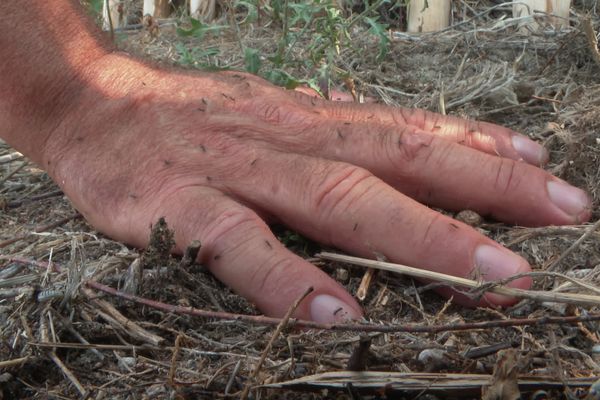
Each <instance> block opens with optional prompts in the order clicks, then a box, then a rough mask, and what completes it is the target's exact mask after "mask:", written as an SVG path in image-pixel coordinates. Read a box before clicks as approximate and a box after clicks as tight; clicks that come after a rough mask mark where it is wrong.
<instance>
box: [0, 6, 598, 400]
mask: <svg viewBox="0 0 600 400" xmlns="http://www.w3.org/2000/svg"><path fill="white" fill-rule="evenodd" d="M453 3H455V5H454V10H453V22H454V24H458V25H455V27H454V28H452V29H449V30H446V31H444V32H441V33H436V34H421V35H408V34H406V33H403V32H396V31H397V30H398V26H399V25H401V24H402V23H401V21H400V20H397V19H396V20H395V19H394V17H393V16H390V15H386V16H385V17H386V18H388V19H389V22H390V24H391V25H392V26H391V31H390V37H391V38H392V40H391V43H390V51H389V54H388V55H387V56H386V58H385V59H384V60H383V61H377V60H376V53H377V40H376V39H375V38H374V37H373V36H371V35H367V34H364V27H360V26H358V25H356V26H355V27H354V28H353V29H354V31H353V32H354V34H355V39H354V45H355V49H353V50H349V49H344V48H343V49H342V51H341V54H340V55H339V58H338V60H337V63H338V65H340V66H342V67H343V68H344V69H345V70H346V71H351V74H350V76H351V78H352V79H353V82H354V83H355V85H356V89H357V90H358V92H360V93H362V94H364V95H365V96H369V97H372V98H374V99H376V100H377V101H378V102H381V103H385V104H389V105H391V106H404V107H420V108H426V109H429V110H432V111H437V112H439V111H444V110H445V112H446V113H448V114H453V115H459V116H463V117H466V118H471V119H479V120H484V121H490V122H494V123H497V124H501V125H505V126H508V127H510V128H512V129H515V130H517V131H520V132H523V133H525V134H527V135H529V136H530V137H532V138H534V139H536V140H538V141H540V142H541V143H543V144H544V145H545V146H546V147H547V148H548V150H549V151H550V154H551V161H550V163H549V164H548V165H547V166H546V168H547V169H548V170H549V171H551V172H552V173H553V174H555V175H557V176H559V177H561V178H563V179H565V180H567V181H569V182H571V183H573V184H576V185H579V186H580V187H583V188H586V189H587V190H588V191H589V192H590V193H591V194H592V196H593V198H594V211H593V217H592V223H591V224H584V225H577V226H565V227H543V228H524V227H517V226H509V225H506V224H502V223H498V222H496V221H492V220H484V221H483V222H477V221H474V224H475V226H476V228H477V229H479V230H480V231H481V232H483V233H484V234H486V235H488V236H490V237H492V238H493V239H495V240H497V241H499V242H501V243H502V244H504V245H506V246H507V247H509V248H510V249H512V250H514V251H516V252H518V253H519V254H521V255H523V256H524V257H525V258H526V259H527V260H529V262H530V263H531V265H532V266H533V267H534V269H535V270H536V271H551V272H552V273H553V274H554V275H550V274H547V275H539V276H535V277H534V279H535V286H534V289H535V290H539V291H544V292H546V293H548V294H551V295H556V294H560V293H575V294H589V295H593V296H592V297H590V298H591V300H590V299H588V300H585V301H584V300H583V299H581V300H577V299H576V300H574V301H571V302H570V303H569V304H566V303H565V302H564V301H562V300H558V301H555V302H548V301H546V302H543V301H540V300H539V298H538V299H535V298H534V299H525V300H523V301H521V302H520V303H518V304H517V305H516V306H514V307H511V308H509V309H504V310H502V309H496V310H495V309H483V308H482V309H465V308H461V307H458V306H456V305H452V304H447V303H446V302H445V300H444V299H442V298H441V297H439V296H438V295H436V294H435V293H434V292H433V291H431V290H429V289H431V285H429V286H422V285H420V284H419V283H417V282H415V281H413V280H412V279H411V278H409V277H406V276H402V275H399V274H393V273H390V272H379V273H377V274H376V276H375V277H374V279H373V283H372V284H371V286H370V288H369V290H368V293H367V297H366V299H365V300H364V301H363V305H364V309H365V313H366V316H367V321H365V322H364V323H363V325H360V324H359V325H356V326H355V327H354V329H352V327H346V328H347V329H346V328H344V327H341V328H338V329H316V328H314V329H299V328H297V327H294V326H283V330H282V332H281V333H279V334H277V335H275V337H274V340H273V341H272V343H269V340H270V339H271V337H272V336H274V334H275V329H276V326H275V325H273V324H267V323H264V322H265V321H263V322H260V318H258V320H259V321H258V322H257V321H251V320H250V319H248V318H243V317H237V318H236V317H230V318H228V319H227V318H219V317H218V315H216V314H215V315H213V316H212V317H201V316H197V315H190V314H189V313H188V314H186V313H184V311H185V310H189V309H190V307H192V308H194V309H198V310H205V311H210V312H217V313H218V312H221V313H231V314H239V315H258V311H257V310H256V309H255V308H254V307H253V306H252V305H251V304H249V303H248V302H246V301H245V300H244V299H242V298H240V297H239V296H237V295H235V294H234V293H232V292H231V291H229V290H228V289H227V288H226V287H223V285H222V284H220V283H219V282H218V281H216V280H215V279H214V278H213V277H212V276H211V275H210V274H209V273H208V272H206V271H205V270H204V269H203V268H202V267H201V266H198V265H191V266H190V265H189V263H186V261H185V260H181V259H178V258H171V257H167V256H165V252H164V248H165V246H166V247H167V248H168V240H169V234H168V232H167V231H165V230H163V231H156V232H155V234H154V236H153V237H154V238H155V239H156V243H157V244H156V246H155V247H154V248H153V249H152V251H147V252H145V253H144V252H143V251H141V250H137V249H133V248H130V247H127V246H126V245H124V244H122V243H118V242H115V241H112V240H110V239H109V238H107V237H105V236H103V235H101V234H99V233H97V232H95V231H94V230H93V228H91V227H90V226H89V225H87V224H86V223H85V221H83V220H82V219H81V218H80V217H78V215H77V213H76V210H74V209H73V207H72V206H71V205H70V203H69V201H68V200H67V199H66V198H65V197H64V196H63V195H62V193H61V192H60V191H59V190H58V188H57V186H56V185H55V184H54V183H53V182H52V181H51V180H50V179H49V178H48V176H47V175H46V174H45V173H44V172H43V171H41V170H40V169H38V168H37V167H36V166H35V165H33V164H31V163H30V162H28V161H27V159H24V158H21V157H18V156H16V158H15V159H12V160H11V159H9V158H10V157H8V155H9V154H13V153H14V150H13V149H11V148H9V147H8V146H7V145H4V144H2V143H1V142H0V257H1V258H0V332H1V336H0V337H1V339H2V340H1V343H0V399H17V398H19V399H21V398H22V399H46V398H53V399H54V398H56V399H71V398H73V399H74V398H82V397H85V396H88V398H91V399H98V400H99V399H151V398H152V399H198V398H207V399H209V398H220V397H227V396H231V397H240V396H241V395H242V393H243V390H244V388H245V387H246V386H251V387H252V388H253V389H252V390H250V393H249V395H250V398H292V399H312V398H336V399H343V398H348V399H359V398H417V397H418V398H427V399H435V398H479V397H481V396H482V394H481V393H482V387H483V386H489V385H490V384H491V387H492V389H487V390H488V398H498V399H509V398H511V399H512V398H516V397H514V396H515V395H516V394H517V392H516V391H517V389H516V384H517V382H518V383H519V385H520V386H519V388H520V390H521V392H522V393H521V395H522V398H536V399H537V398H585V396H586V394H587V393H588V389H589V385H590V383H592V382H594V381H595V380H596V377H597V376H600V364H599V360H600V336H599V333H598V328H599V327H598V323H597V322H594V318H597V317H598V315H599V314H598V313H599V311H600V310H598V305H600V301H598V300H597V299H598V297H597V296H598V293H599V290H600V289H599V288H598V287H599V283H600V277H599V272H600V232H597V231H596V226H595V225H593V223H594V221H596V220H597V219H598V217H599V216H600V214H599V212H598V208H597V206H598V200H599V198H600V184H599V182H600V163H599V161H600V61H599V60H600V59H595V58H594V51H597V49H594V46H593V43H591V42H590V40H589V38H588V37H586V35H585V34H584V28H583V23H584V22H582V21H583V19H582V16H583V14H584V13H589V14H588V15H589V16H590V18H591V24H592V26H593V28H595V31H596V32H598V31H599V30H600V19H599V17H598V14H597V11H598V10H597V9H596V2H589V1H588V2H575V4H574V7H573V10H572V13H571V26H570V27H569V28H567V29H565V30H563V31H561V32H556V31H554V30H552V29H551V28H550V27H548V26H544V21H545V20H544V18H542V17H540V23H541V24H542V26H541V28H540V29H538V30H536V31H535V32H533V33H530V34H528V33H525V32H522V31H518V30H517V29H516V28H515V21H512V20H511V19H510V17H511V14H510V12H509V7H507V6H500V7H497V8H495V9H493V10H491V11H490V7H492V6H494V5H497V3H499V2H492V1H457V2H453ZM486 10H487V11H486ZM221 18H222V19H227V16H222V17H221ZM183 20H185V19H183ZM221 22H226V21H221ZM394 24H396V26H394ZM264 25H265V27H260V25H258V24H254V25H241V26H240V28H241V31H240V32H238V33H235V32H234V31H233V30H225V31H224V32H222V34H220V35H215V36H211V35H207V36H205V37H204V39H203V41H202V42H198V41H196V42H194V40H197V39H193V38H183V37H181V36H180V35H177V34H176V32H175V26H174V25H173V24H169V23H165V24H163V25H161V27H160V29H159V34H158V35H157V36H156V35H154V36H153V35H151V34H150V33H149V32H148V31H147V30H144V29H142V30H140V29H137V28H135V27H134V28H135V29H131V30H128V31H126V32H117V34H116V38H117V41H118V42H119V45H120V46H121V47H122V48H123V49H125V50H127V51H129V52H132V53H135V54H138V55H142V56H144V57H150V58H152V59H155V60H157V61H159V62H161V63H165V64H177V63H180V61H181V59H180V58H181V54H182V52H181V49H182V46H183V47H185V48H187V49H188V50H190V51H191V50H193V49H194V48H196V49H198V48H210V47H218V48H219V49H220V54H219V55H215V56H210V57H212V58H211V61H212V62H213V63H215V64H218V65H228V66H231V67H233V68H242V67H243V65H244V61H243V55H241V53H240V51H239V48H238V45H239V38H240V37H241V40H243V43H244V44H245V45H246V46H250V47H253V48H257V49H259V50H260V54H269V53H271V52H272V51H274V48H275V46H276V43H275V42H276V41H275V40H274V36H276V35H277V34H278V29H279V28H278V27H277V25H276V24H264ZM203 46H204V47H203ZM295 51H297V52H298V54H297V56H298V57H302V56H303V54H302V51H304V48H303V47H302V46H297V47H296V50H295ZM357 54H359V55H361V57H360V58H357ZM203 60H204V59H203ZM192 66H193V65H192ZM290 73H293V74H294V76H297V77H302V78H305V79H310V78H313V77H314V74H315V71H311V70H304V69H302V68H299V69H297V70H293V71H290ZM332 84H333V86H335V87H337V88H338V89H341V90H348V86H347V85H345V84H344V81H343V80H342V79H339V78H336V77H334V78H333V82H332ZM463 217H464V213H463V214H461V216H459V218H463ZM467 217H468V215H467ZM274 230H275V231H276V233H277V235H278V236H279V237H280V238H281V240H283V241H284V242H285V243H286V245H288V246H289V247H290V248H291V249H293V250H294V251H296V252H297V253H299V254H301V255H303V256H304V257H306V258H310V259H311V260H312V261H314V262H315V263H316V264H317V265H319V266H320V267H321V268H323V269H324V270H325V271H326V272H327V273H329V274H331V275H332V276H333V277H335V278H336V279H337V280H339V281H340V282H341V283H342V284H343V285H344V286H345V287H347V288H348V290H349V291H350V292H351V293H354V292H355V291H356V290H357V288H358V286H359V284H360V281H361V278H362V276H363V274H364V269H362V268H359V267H353V266H350V265H349V264H344V263H339V262H330V261H323V260H319V259H316V258H314V255H315V253H317V252H319V251H321V250H331V249H321V247H320V246H319V245H318V244H316V243H313V242H311V241H310V240H308V239H305V238H302V237H300V236H299V235H297V234H295V233H294V232H290V231H288V230H286V228H285V227H279V226H277V227H274ZM132 276H138V277H139V276H143V281H141V283H140V281H139V280H136V279H133V278H132ZM89 280H92V281H94V282H98V283H101V284H104V285H107V286H109V287H112V288H118V289H122V290H128V291H129V292H130V293H131V292H134V293H136V294H137V295H138V296H139V297H142V298H145V299H151V300H155V301H157V302H160V303H162V304H167V305H172V306H179V307H180V308H179V309H175V308H170V309H161V308H160V307H157V305H156V304H151V303H148V302H146V304H141V303H139V302H132V301H129V300H126V299H124V298H122V297H119V296H116V295H114V294H108V293H105V292H102V291H100V290H98V286H96V287H93V286H91V285H90V284H88V283H86V282H88V281H89ZM136 283H137V284H138V286H137V287H132V286H135V285H136ZM578 317H583V318H585V317H587V318H588V319H590V321H579V322H577V321H575V322H574V323H567V322H568V319H569V318H578ZM551 318H555V320H552V319H551ZM517 319H521V320H522V319H529V320H533V319H538V320H537V322H536V323H535V324H532V325H527V324H521V325H519V324H518V323H517V322H516V320H517ZM498 321H505V322H506V324H505V326H497V325H498V324H496V326H494V325H493V324H488V325H482V326H472V325H471V326H469V325H467V326H456V325H457V324H458V325H460V324H470V323H476V322H483V323H486V322H490V323H492V322H498ZM291 325H293V323H291ZM375 325H377V326H375ZM361 326H362V327H361ZM401 327H412V328H415V329H404V331H403V330H402V329H400V328H401ZM331 328H335V327H331ZM428 329H429V330H428ZM367 331H368V332H367ZM365 335H368V337H367V336H365ZM369 341H370V345H369V343H368V342H369ZM48 343H52V345H51V346H50V345H48ZM261 355H264V357H265V358H264V360H263V361H260V359H261ZM349 365H350V368H349ZM348 369H361V370H366V371H368V372H363V373H350V372H348V371H347V370H348ZM494 369H496V372H495V375H494V378H493V379H492V378H490V374H493V373H494ZM302 377H305V379H304V380H303V381H302V382H301V384H300V383H298V384H296V385H292V384H291V383H289V384H285V383H286V382H289V381H292V380H294V379H299V378H302ZM276 383H279V384H280V386H281V387H279V388H273V387H271V388H266V387H264V386H263V387H261V385H268V384H272V385H274V384H276ZM502 390H503V391H504V393H503V394H501V395H500V394H498V392H495V391H502ZM490 391H491V392H493V393H495V394H498V395H497V396H496V397H494V396H495V395H494V394H490ZM540 391H542V392H540ZM534 392H535V393H534ZM543 396H546V397H543ZM589 398H592V397H589Z"/></svg>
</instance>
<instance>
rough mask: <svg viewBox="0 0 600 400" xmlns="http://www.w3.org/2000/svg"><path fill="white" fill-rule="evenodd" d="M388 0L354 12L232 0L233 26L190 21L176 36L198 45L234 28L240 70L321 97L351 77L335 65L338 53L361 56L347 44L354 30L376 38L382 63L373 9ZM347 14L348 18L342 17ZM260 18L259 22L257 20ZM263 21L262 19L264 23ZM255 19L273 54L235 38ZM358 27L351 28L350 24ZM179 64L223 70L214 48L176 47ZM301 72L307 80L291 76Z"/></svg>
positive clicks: (316, 3) (383, 39)
mask: <svg viewBox="0 0 600 400" xmlns="http://www.w3.org/2000/svg"><path fill="white" fill-rule="evenodd" d="M389 3H390V0H376V1H374V2H373V3H372V4H371V3H368V2H366V3H365V4H364V8H363V9H362V11H361V12H360V13H359V14H352V13H351V12H348V11H344V10H342V9H340V8H339V6H338V5H337V2H336V1H335V0H303V1H293V2H292V1H289V0H272V1H270V2H269V3H267V4H263V3H261V0H237V1H235V2H233V3H232V6H233V7H234V9H233V11H234V13H233V14H235V18H229V23H230V25H231V24H236V26H224V25H210V24H205V23H202V22H201V21H199V20H196V19H193V18H190V19H189V28H183V27H180V28H178V29H177V33H178V34H179V36H181V37H182V38H190V39H193V41H194V42H199V41H203V39H204V38H205V36H206V35H207V34H213V35H218V34H220V33H222V32H224V30H225V29H232V30H234V33H235V35H236V36H237V37H238V41H239V42H240V51H241V54H240V56H241V58H242V60H243V65H244V68H245V70H246V71H248V72H250V73H253V74H257V75H260V76H262V77H264V78H266V79H267V80H269V81H271V82H272V83H274V84H276V85H280V86H284V87H286V88H294V87H296V86H298V85H301V84H306V85H308V86H309V87H311V88H313V89H315V90H316V91H317V92H319V93H321V94H322V95H323V96H327V94H328V93H329V88H330V86H331V82H334V81H340V80H342V79H344V78H347V77H348V76H350V75H351V72H350V71H346V70H344V68H343V67H342V65H344V64H343V63H342V62H341V61H343V60H341V58H340V57H341V54H342V53H343V50H346V51H347V50H349V51H350V54H353V55H354V56H357V57H364V56H365V54H361V53H360V52H361V50H359V49H355V48H354V46H353V34H357V33H355V32H368V33H369V34H371V35H374V36H375V37H376V38H378V52H377V59H378V60H382V59H383V58H384V57H385V56H386V54H387V52H388V49H389V38H388V34H387V29H388V26H387V25H386V24H385V23H383V22H381V18H380V17H379V15H378V14H377V10H378V9H379V8H381V7H382V6H384V5H387V4H389ZM346 14H350V15H346ZM261 19H262V20H261ZM265 19H266V21H265ZM259 20H261V21H260V22H261V24H262V25H264V24H269V26H272V27H273V29H274V30H279V35H278V37H276V39H275V40H277V46H276V48H275V51H274V52H271V53H268V52H265V51H264V50H261V49H260V48H255V47H252V46H247V45H246V44H244V40H243V39H242V38H240V36H242V35H240V32H241V28H242V27H243V26H246V27H250V26H251V25H252V24H256V23H257V22H258V21H259ZM359 24H362V25H363V29H362V30H360V29H357V30H353V29H352V27H353V26H354V25H359ZM177 52H178V53H179V55H180V59H179V60H180V61H179V62H180V63H181V64H183V65H189V66H194V67H196V68H212V69H214V68H223V67H222V66H218V65H217V61H216V59H217V57H218V56H219V50H218V49H217V48H205V49H202V48H201V46H200V47H193V48H191V49H190V48H189V47H186V46H184V45H179V46H177ZM292 71H303V73H304V74H305V75H308V76H309V78H308V79H307V78H301V77H298V76H296V75H295V74H297V73H298V72H292Z"/></svg>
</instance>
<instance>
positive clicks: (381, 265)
mask: <svg viewBox="0 0 600 400" xmlns="http://www.w3.org/2000/svg"><path fill="white" fill-rule="evenodd" d="M317 256H318V257H320V258H323V259H326V260H332V261H340V262H345V263H348V264H353V265H360V266H363V267H371V268H377V269H382V270H385V271H391V272H396V273H400V274H405V275H410V276H412V277H415V278H419V279H429V280H434V281H438V282H443V283H444V284H447V285H449V286H459V287H466V288H470V289H472V290H473V292H474V293H477V292H478V291H479V292H481V293H479V295H481V294H483V293H485V292H491V293H497V294H501V295H504V296H509V297H516V298H522V299H531V300H536V301H541V302H544V301H547V302H556V303H567V304H578V305H596V306H597V305H600V296H594V295H588V294H578V293H556V292H544V291H538V290H524V289H515V288H510V287H507V286H501V285H497V284H495V283H494V282H485V283H481V282H478V281H474V280H471V279H466V278H460V277H456V276H452V275H447V274H441V273H439V272H433V271H427V270H422V269H418V268H414V267H409V266H407V265H402V264H394V263H388V262H382V261H375V260H369V259H366V258H360V257H352V256H346V255H342V254H335V253H327V252H323V253H319V254H317Z"/></svg>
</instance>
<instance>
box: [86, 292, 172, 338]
mask: <svg viewBox="0 0 600 400" xmlns="http://www.w3.org/2000/svg"><path fill="white" fill-rule="evenodd" d="M81 291H82V292H83V294H85V295H86V297H87V298H88V299H90V300H91V302H92V303H93V304H94V305H95V306H96V307H98V308H100V309H101V310H102V311H103V312H104V313H105V314H107V316H109V317H110V318H109V322H112V321H115V322H117V323H118V325H119V327H121V328H123V329H124V330H125V331H126V332H127V333H128V334H129V336H131V337H133V338H135V339H137V340H141V341H142V342H145V343H150V344H152V345H154V346H158V345H160V344H162V343H163V342H164V340H165V339H163V338H162V337H160V336H158V335H155V334H153V333H151V332H148V331H147V330H145V329H144V328H142V327H141V326H139V325H138V324H136V323H135V322H133V321H132V320H130V319H128V318H127V317H125V316H124V315H123V314H121V313H120V312H119V310H117V309H116V308H115V307H114V306H113V305H112V304H110V303H109V302H108V301H106V300H102V299H98V298H96V296H95V295H94V293H93V292H92V291H91V290H89V289H85V288H81Z"/></svg>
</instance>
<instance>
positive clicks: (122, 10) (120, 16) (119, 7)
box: [102, 0, 127, 31]
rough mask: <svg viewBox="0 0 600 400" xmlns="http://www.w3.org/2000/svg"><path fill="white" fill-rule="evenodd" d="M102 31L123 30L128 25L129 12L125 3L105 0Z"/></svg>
mask: <svg viewBox="0 0 600 400" xmlns="http://www.w3.org/2000/svg"><path fill="white" fill-rule="evenodd" d="M102 4H103V5H102V21H103V23H102V29H104V30H105V31H110V30H111V28H112V29H115V28H121V27H123V26H125V25H127V12H126V7H125V4H124V1H122V0H104V1H103V2H102Z"/></svg>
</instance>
